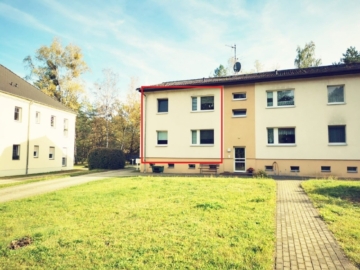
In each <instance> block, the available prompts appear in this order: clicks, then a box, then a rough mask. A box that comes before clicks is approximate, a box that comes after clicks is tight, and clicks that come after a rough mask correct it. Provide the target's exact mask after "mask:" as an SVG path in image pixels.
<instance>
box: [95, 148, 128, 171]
mask: <svg viewBox="0 0 360 270" xmlns="http://www.w3.org/2000/svg"><path fill="white" fill-rule="evenodd" d="M88 164H89V170H93V169H110V170H116V169H123V168H124V167H125V156H124V153H123V152H122V151H121V150H120V149H110V148H95V149H93V150H91V151H90V153H89V156H88Z"/></svg>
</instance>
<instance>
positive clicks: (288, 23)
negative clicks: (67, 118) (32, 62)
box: [0, 0, 360, 92]
mask: <svg viewBox="0 0 360 270" xmlns="http://www.w3.org/2000/svg"><path fill="white" fill-rule="evenodd" d="M359 14H360V4H359V1H357V0H348V1H335V0H326V1H322V0H319V1H314V0H301V1H296V0H294V1H289V0H279V1H277V0H272V1H266V0H263V1H260V0H259V1H241V0H237V1H236V0H223V1H212V0H208V1H199V0H181V1H175V0H167V1H165V0H149V1H142V0H128V1H125V0H106V1H104V0H87V1H85V0H84V1H80V0H71V1H69V0H62V1H60V0H28V1H23V0H0V33H1V38H0V63H1V64H2V65H4V66H6V67H7V68H9V69H10V70H12V71H13V72H15V73H17V74H18V75H20V76H22V77H23V76H25V75H26V74H27V71H26V69H25V68H24V65H23V62H22V61H23V59H24V58H25V57H26V56H27V55H34V53H35V50H36V49H37V48H39V47H40V46H41V45H50V43H51V41H52V39H53V38H54V37H59V38H60V39H61V41H62V43H63V45H64V46H65V45H67V44H68V43H73V44H76V45H78V46H79V47H80V48H81V49H82V51H83V54H84V58H85V61H86V62H87V63H88V65H89V67H90V69H91V73H88V74H87V75H86V76H84V83H85V84H86V86H87V88H88V89H89V90H90V88H91V86H92V85H93V83H94V82H95V81H98V80H100V79H101V76H102V75H101V71H102V69H104V68H111V69H113V70H114V71H115V72H117V73H118V74H119V75H120V85H121V88H122V91H124V92H126V91H127V90H128V85H129V83H130V78H131V77H137V78H138V79H139V80H138V84H139V85H138V86H140V85H149V84H156V83H160V82H163V81H173V80H182V79H192V78H201V77H208V76H209V75H211V74H212V73H213V71H214V69H215V68H216V67H217V66H219V64H224V65H227V61H228V59H229V58H230V57H231V56H233V50H232V49H231V48H229V47H226V46H225V45H226V44H228V45H232V44H236V45H237V56H238V58H239V59H240V62H241V63H242V69H243V70H245V71H250V70H252V69H254V62H255V60H259V61H260V63H262V65H263V68H264V71H267V70H274V69H288V68H293V67H294V58H295V55H296V52H295V50H296V47H297V46H298V45H300V46H301V47H303V46H304V44H305V43H307V42H309V41H311V40H312V41H314V42H315V44H316V56H317V57H318V58H321V59H322V64H323V65H330V64H332V63H333V62H335V61H339V59H340V57H341V55H342V53H344V52H345V51H346V49H347V48H348V47H350V46H355V47H356V48H357V49H358V50H360V35H359V29H360V16H359Z"/></svg>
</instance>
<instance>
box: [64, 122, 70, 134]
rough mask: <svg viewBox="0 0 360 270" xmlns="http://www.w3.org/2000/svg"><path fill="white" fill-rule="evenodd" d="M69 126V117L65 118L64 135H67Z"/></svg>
mask: <svg viewBox="0 0 360 270" xmlns="http://www.w3.org/2000/svg"><path fill="white" fill-rule="evenodd" d="M68 126H69V121H68V120H67V119H64V136H66V137H67V135H68Z"/></svg>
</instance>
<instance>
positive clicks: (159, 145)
mask: <svg viewBox="0 0 360 270" xmlns="http://www.w3.org/2000/svg"><path fill="white" fill-rule="evenodd" d="M155 146H156V147H167V146H168V145H167V144H157V145H155Z"/></svg>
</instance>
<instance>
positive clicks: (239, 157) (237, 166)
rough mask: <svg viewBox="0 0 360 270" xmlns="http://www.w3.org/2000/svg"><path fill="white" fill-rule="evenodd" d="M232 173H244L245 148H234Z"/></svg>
mask: <svg viewBox="0 0 360 270" xmlns="http://www.w3.org/2000/svg"><path fill="white" fill-rule="evenodd" d="M234 171H235V172H245V147H235V148H234Z"/></svg>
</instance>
